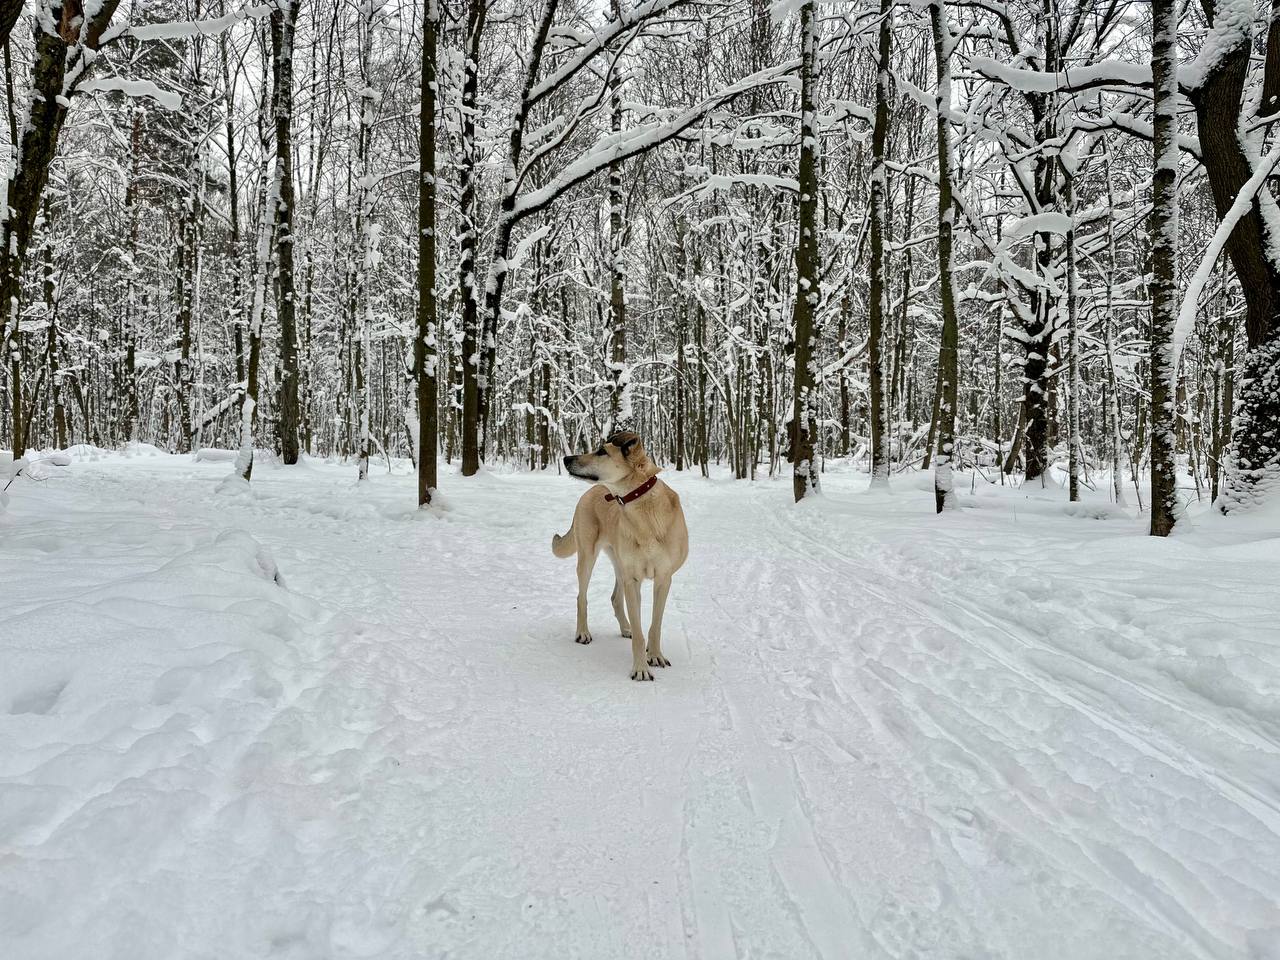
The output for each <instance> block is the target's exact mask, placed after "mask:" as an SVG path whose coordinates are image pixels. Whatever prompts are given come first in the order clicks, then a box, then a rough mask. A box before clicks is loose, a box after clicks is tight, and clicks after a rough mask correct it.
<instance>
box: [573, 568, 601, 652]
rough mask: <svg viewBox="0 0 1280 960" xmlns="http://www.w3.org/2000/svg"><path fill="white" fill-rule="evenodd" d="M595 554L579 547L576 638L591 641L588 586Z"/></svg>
mask: <svg viewBox="0 0 1280 960" xmlns="http://www.w3.org/2000/svg"><path fill="white" fill-rule="evenodd" d="M595 565H596V558H595V555H594V554H591V553H587V552H585V551H583V550H582V549H581V548H579V549H578V626H577V633H576V635H575V636H574V638H573V639H574V640H576V641H577V642H578V643H590V642H591V631H590V629H588V627H587V588H588V587H590V586H591V571H592V570H593V569H595Z"/></svg>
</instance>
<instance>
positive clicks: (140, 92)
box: [80, 77, 182, 110]
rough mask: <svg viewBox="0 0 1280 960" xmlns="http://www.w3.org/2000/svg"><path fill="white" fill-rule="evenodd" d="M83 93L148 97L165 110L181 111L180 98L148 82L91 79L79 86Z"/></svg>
mask: <svg viewBox="0 0 1280 960" xmlns="http://www.w3.org/2000/svg"><path fill="white" fill-rule="evenodd" d="M80 89H81V90H84V91H91V90H97V91H102V92H104V93H105V92H118V93H123V94H124V95H125V96H126V97H150V98H151V99H152V100H154V101H156V103H158V104H160V106H162V107H164V108H165V109H166V110H181V109H182V96H181V95H180V94H177V93H174V92H173V91H171V90H162V89H161V88H160V87H159V86H157V85H156V84H155V83H153V82H152V81H150V80H125V79H122V78H121V77H92V78H90V79H89V80H86V81H85V82H84V83H83V84H81V85H80Z"/></svg>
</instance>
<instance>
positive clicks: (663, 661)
mask: <svg viewBox="0 0 1280 960" xmlns="http://www.w3.org/2000/svg"><path fill="white" fill-rule="evenodd" d="M649 666H651V667H669V666H671V661H670V660H668V659H667V658H666V657H664V656H663V655H662V654H660V653H659V654H652V653H651V654H649Z"/></svg>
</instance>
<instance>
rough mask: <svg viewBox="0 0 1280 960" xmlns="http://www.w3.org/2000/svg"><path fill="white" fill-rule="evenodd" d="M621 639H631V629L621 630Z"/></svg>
mask: <svg viewBox="0 0 1280 960" xmlns="http://www.w3.org/2000/svg"><path fill="white" fill-rule="evenodd" d="M622 639H624V640H630V639H631V631H630V630H623V631H622Z"/></svg>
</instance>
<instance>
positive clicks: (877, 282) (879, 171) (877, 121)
mask: <svg viewBox="0 0 1280 960" xmlns="http://www.w3.org/2000/svg"><path fill="white" fill-rule="evenodd" d="M892 24H893V0H880V30H879V38H878V42H877V52H876V84H875V89H876V101H875V116H874V119H873V121H872V130H871V210H870V217H871V290H870V299H871V302H870V304H869V305H868V314H869V323H870V331H869V338H870V343H869V344H868V356H869V360H868V364H869V366H870V376H869V377H868V387H869V388H870V392H871V398H870V400H871V402H870V408H871V486H873V487H884V488H887V487H888V485H889V468H890V462H889V460H890V449H889V406H888V404H887V403H886V402H885V385H884V371H885V358H884V344H885V334H884V327H885V299H886V288H887V284H886V283H885V273H886V270H885V259H886V258H885V243H884V235H885V229H886V226H887V221H888V213H887V211H886V209H885V208H886V194H887V192H888V184H887V182H886V180H887V167H886V165H885V146H886V143H887V141H888V138H889V120H890V118H889V99H890V94H891V92H892V83H893V78H892V74H891V73H890V66H891V57H892V50H893V46H892V37H893V25H892ZM843 402H845V401H844V399H843V398H842V403H843Z"/></svg>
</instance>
